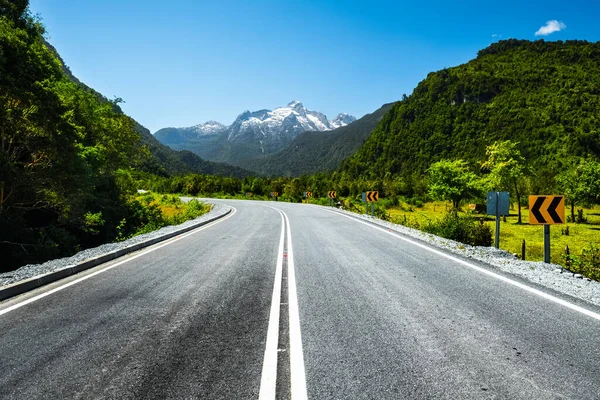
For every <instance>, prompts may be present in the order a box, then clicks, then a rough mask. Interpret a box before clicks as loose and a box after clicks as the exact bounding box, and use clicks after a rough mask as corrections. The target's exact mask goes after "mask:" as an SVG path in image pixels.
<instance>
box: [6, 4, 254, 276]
mask: <svg viewBox="0 0 600 400" xmlns="http://www.w3.org/2000/svg"><path fill="white" fill-rule="evenodd" d="M43 34H44V28H43V26H42V25H41V24H40V23H39V22H38V21H37V20H36V18H34V17H33V16H31V15H30V13H29V11H28V1H27V0H20V1H8V0H0V254H1V255H2V256H1V263H0V271H3V270H8V269H11V268H14V267H15V266H18V265H23V264H25V263H28V262H40V261H44V260H47V259H49V258H56V257H60V256H64V255H69V254H72V253H74V252H76V251H78V250H80V249H83V248H87V247H90V246H96V245H98V244H101V243H105V242H107V241H112V240H115V239H118V238H126V237H128V236H130V235H132V234H135V233H136V232H138V231H139V230H140V229H143V228H144V227H145V226H146V225H147V224H148V223H149V222H150V221H153V220H154V221H156V220H157V218H159V217H160V211H158V214H157V208H156V207H155V206H154V205H148V204H142V203H140V202H139V201H137V200H136V199H135V197H133V194H134V193H135V191H136V189H137V187H136V182H135V179H136V176H138V175H139V174H140V173H143V172H144V171H145V172H152V173H155V174H159V175H162V176H167V175H169V174H172V173H184V172H202V173H210V174H224V175H233V176H237V177H241V176H244V175H247V173H246V172H245V171H243V170H241V169H239V168H230V167H229V166H224V165H219V164H214V163H208V162H205V161H203V160H200V159H199V158H198V157H197V156H195V155H193V154H192V153H189V152H184V153H177V152H174V151H173V150H171V149H168V148H166V147H165V146H162V145H160V144H159V143H158V142H157V141H156V140H155V139H154V138H153V137H152V135H150V133H149V132H148V131H147V130H145V129H144V128H142V127H141V126H140V125H139V124H137V123H136V122H135V121H134V120H133V119H131V118H130V117H128V116H126V115H125V114H123V112H122V111H121V109H120V108H119V103H120V102H121V100H120V99H115V100H113V101H109V100H107V99H105V98H104V97H103V96H101V95H100V94H99V93H97V92H95V91H94V90H92V89H90V88H88V87H87V86H85V85H83V84H82V83H81V82H79V81H78V80H77V79H76V78H74V77H73V76H72V74H70V71H69V70H68V68H66V66H65V65H64V63H62V61H61V60H60V57H59V56H58V54H57V53H56V52H55V50H54V49H53V48H52V47H51V46H49V45H48V43H47V42H46V41H45V40H44V38H43Z"/></svg>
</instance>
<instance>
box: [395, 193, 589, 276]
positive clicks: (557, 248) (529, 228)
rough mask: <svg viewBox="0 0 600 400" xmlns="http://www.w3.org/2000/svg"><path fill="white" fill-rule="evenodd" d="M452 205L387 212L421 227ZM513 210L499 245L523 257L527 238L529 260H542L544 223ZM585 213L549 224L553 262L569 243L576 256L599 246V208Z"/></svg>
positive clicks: (403, 206)
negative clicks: (582, 219) (581, 219)
mask: <svg viewBox="0 0 600 400" xmlns="http://www.w3.org/2000/svg"><path fill="white" fill-rule="evenodd" d="M450 206H451V205H450V203H443V202H434V203H426V204H424V205H423V206H422V207H416V206H411V205H408V204H406V203H401V204H400V205H399V206H396V207H394V208H392V209H388V210H387V212H388V214H389V216H390V219H391V220H392V221H393V222H397V223H402V224H404V225H408V226H412V227H416V228H418V227H419V226H421V225H423V224H424V223H426V222H427V221H428V220H434V219H441V218H442V217H443V215H444V214H445V213H446V212H447V211H448V210H449V208H450ZM465 209H466V208H465ZM565 211H567V210H565ZM510 212H511V214H510V216H508V217H507V218H506V222H504V221H503V220H502V221H501V223H500V248H501V249H504V250H507V251H510V252H511V253H514V254H518V256H519V257H521V246H522V243H523V240H525V243H526V259H527V260H532V261H543V259H544V228H543V225H529V210H526V209H524V208H522V209H521V214H522V220H523V223H522V224H518V223H517V221H518V217H517V209H516V204H514V205H513V208H512V209H511V211H510ZM584 216H585V217H586V218H587V219H588V223H585V224H575V223H566V224H564V225H552V226H551V227H550V256H551V261H552V262H553V263H556V264H561V265H565V257H564V253H565V248H566V246H569V250H570V252H571V254H572V255H575V256H579V255H580V254H581V251H582V249H584V248H586V247H590V245H591V244H595V245H596V246H600V209H599V208H597V207H595V208H592V209H584ZM481 217H484V218H485V221H486V223H487V224H489V225H490V226H491V227H492V232H495V219H494V218H493V217H491V216H483V215H481ZM567 230H568V232H567Z"/></svg>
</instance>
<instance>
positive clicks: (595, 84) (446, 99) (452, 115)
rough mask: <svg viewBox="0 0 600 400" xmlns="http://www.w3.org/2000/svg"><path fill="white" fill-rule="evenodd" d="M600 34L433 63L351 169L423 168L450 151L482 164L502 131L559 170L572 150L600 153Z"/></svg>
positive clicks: (369, 175) (512, 44) (536, 162)
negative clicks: (596, 38) (442, 65)
mask: <svg viewBox="0 0 600 400" xmlns="http://www.w3.org/2000/svg"><path fill="white" fill-rule="evenodd" d="M599 110H600V42H599V43H588V42H585V41H567V42H560V41H559V42H545V41H543V40H539V41H535V42H530V41H526V40H514V39H511V40H505V41H501V42H498V43H494V44H492V45H491V46H489V47H488V48H486V49H484V50H481V51H480V52H479V53H478V55H477V58H475V59H473V60H471V61H469V62H468V63H466V64H463V65H460V66H457V67H454V68H448V69H444V70H441V71H438V72H434V73H430V74H429V75H428V76H427V78H426V79H425V80H423V81H422V82H420V83H419V84H418V86H417V87H416V88H415V90H414V92H413V93H412V95H411V96H409V97H404V99H403V100H402V101H400V102H398V103H396V104H395V105H394V106H393V107H392V108H391V109H390V111H389V112H388V113H387V114H386V115H385V116H384V117H383V119H382V120H381V122H380V123H379V125H378V126H377V128H376V129H375V131H374V132H373V134H372V135H371V136H370V137H369V139H368V140H367V141H366V142H365V144H364V145H363V146H362V147H361V148H360V149H359V150H358V151H357V152H356V153H355V154H354V155H353V156H352V157H350V158H349V159H347V160H346V161H345V162H344V163H343V164H342V166H341V167H340V170H339V172H340V173H341V174H342V175H343V176H345V177H346V178H347V179H353V178H359V177H360V178H364V179H382V178H383V177H384V176H386V174H387V176H388V177H389V176H390V175H392V176H394V175H401V174H406V173H411V174H420V173H423V172H424V171H425V170H426V169H427V168H428V167H429V166H430V165H431V164H432V163H433V162H435V161H438V160H440V159H442V158H454V159H456V158H462V159H465V160H466V161H468V162H470V163H471V164H472V165H473V166H476V165H478V164H479V162H480V161H481V160H482V159H483V158H484V157H485V148H486V146H488V145H490V144H492V143H493V142H494V141H497V140H512V141H515V142H519V143H520V150H521V153H522V154H523V156H524V157H525V159H526V160H527V163H528V164H529V167H531V168H532V170H533V171H536V172H538V176H540V177H545V178H546V177H548V176H553V175H555V174H556V173H557V171H559V170H560V168H562V164H563V162H564V160H565V159H567V158H568V157H572V156H592V157H598V156H600V136H599V127H600V113H599Z"/></svg>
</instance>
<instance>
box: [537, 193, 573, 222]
mask: <svg viewBox="0 0 600 400" xmlns="http://www.w3.org/2000/svg"><path fill="white" fill-rule="evenodd" d="M529 223H530V224H531V225H542V224H543V225H553V224H564V223H565V196H554V195H551V196H529Z"/></svg>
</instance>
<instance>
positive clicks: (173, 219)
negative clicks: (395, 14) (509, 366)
mask: <svg viewBox="0 0 600 400" xmlns="http://www.w3.org/2000/svg"><path fill="white" fill-rule="evenodd" d="M599 60H600V43H588V42H582V41H570V42H565V43H563V42H552V43H548V42H544V41H536V42H529V41H518V40H507V41H501V42H499V43H494V44H492V45H491V46H489V47H488V48H486V49H484V50H482V51H480V52H479V54H478V57H477V58H476V59H474V60H472V61H470V62H469V63H467V64H464V65H461V66H458V67H455V68H449V69H444V70H442V71H438V72H433V73H431V74H429V75H428V77H427V78H426V79H425V80H423V81H422V82H421V83H419V85H418V86H417V88H416V89H415V91H414V92H413V94H412V95H410V96H403V97H402V99H401V100H400V101H398V102H397V103H395V104H394V105H393V106H392V107H391V108H390V109H389V111H388V112H386V113H385V114H384V115H383V116H382V117H381V120H380V122H379V124H378V125H377V128H376V129H375V130H374V131H373V133H372V134H371V135H370V136H369V138H368V139H367V140H366V141H365V143H364V144H363V145H362V146H361V147H360V149H359V150H358V151H357V152H356V153H355V154H354V155H352V156H351V157H349V158H347V159H346V160H345V161H344V162H343V163H342V165H341V166H340V167H339V168H338V169H337V170H336V171H330V172H319V173H312V174H310V175H302V176H298V177H255V176H254V177H253V176H248V175H247V171H243V170H240V169H239V168H238V169H235V168H234V169H231V168H229V167H227V166H223V165H217V164H214V165H213V164H210V163H209V164H210V165H209V164H207V165H205V166H204V167H203V166H202V165H201V164H203V163H206V162H204V161H202V160H200V159H198V158H197V157H195V156H193V154H191V153H189V152H183V153H174V152H170V151H164V150H165V149H162V150H161V148H160V146H159V147H157V146H154V147H153V146H152V145H151V144H152V143H151V142H152V140H154V138H152V137H151V136H148V135H145V136H144V135H142V137H140V132H141V131H142V129H140V126H139V124H137V123H136V122H135V121H134V120H132V119H131V118H129V117H128V116H126V115H124V114H123V112H122V110H121V109H120V107H119V104H120V103H121V102H122V99H120V98H115V99H113V100H108V99H106V98H104V97H103V96H102V95H100V94H99V93H97V92H95V91H94V90H92V89H90V88H88V87H87V86H85V85H84V84H82V83H81V82H79V81H77V80H76V79H75V78H74V77H72V75H71V74H70V72H69V70H68V68H67V67H66V65H64V63H63V62H62V61H61V60H60V58H59V56H58V54H57V53H56V52H55V51H54V50H53V49H51V48H50V47H49V45H48V43H47V42H46V41H45V39H44V27H43V25H42V24H41V23H40V21H38V19H37V17H34V16H32V15H31V14H30V12H29V11H28V1H27V0H19V1H12V0H0V254H1V257H0V272H4V271H9V270H11V269H14V268H18V267H19V266H21V265H25V264H27V263H39V262H43V261H45V260H48V259H52V258H58V257H64V256H69V255H72V254H74V253H75V252H77V251H79V250H83V249H85V248H90V247H95V246H98V245H100V244H103V243H107V242H111V241H115V240H124V239H126V238H128V237H131V236H133V235H137V234H140V233H145V232H149V231H151V230H154V229H157V228H160V227H162V226H165V225H168V224H175V223H179V222H182V221H184V220H186V219H189V218H194V217H195V216H198V215H201V214H202V213H204V212H206V211H208V208H207V207H208V206H206V205H203V204H202V203H199V202H196V201H192V202H190V203H189V204H183V203H182V202H181V201H180V200H179V198H178V196H179V195H186V196H192V197H222V198H238V199H255V200H274V199H275V198H274V197H273V193H277V200H278V201H286V202H298V203H299V202H301V201H309V202H312V203H316V204H323V205H326V204H329V200H328V199H327V198H326V196H327V192H328V191H336V192H337V199H336V202H337V201H340V202H342V203H343V206H344V208H346V209H348V210H351V211H355V212H359V213H362V212H364V204H362V203H361V200H360V199H361V193H362V192H363V191H368V190H375V191H378V192H379V195H380V200H379V202H378V203H377V209H376V215H377V216H378V217H379V218H382V219H390V220H392V221H394V222H398V223H401V224H404V225H407V226H412V227H415V228H418V229H421V230H423V231H426V232H431V233H435V234H437V235H440V236H444V237H448V238H451V239H455V240H459V241H461V242H464V243H469V244H475V245H484V246H487V245H490V244H491V243H492V241H493V233H492V231H493V230H492V229H491V227H490V225H491V221H490V219H489V218H487V217H485V216H482V215H474V214H471V213H469V212H465V211H464V210H466V208H465V207H466V205H467V204H469V203H476V204H485V198H486V192H488V191H508V192H510V196H511V202H512V204H513V210H512V211H511V215H510V216H509V217H508V218H507V221H506V222H503V224H502V237H501V240H500V243H501V247H502V248H504V249H506V250H508V251H510V252H511V253H516V254H520V252H521V251H520V249H521V244H522V241H523V240H525V241H526V244H527V246H526V248H527V259H530V260H537V259H541V257H542V244H541V243H542V234H541V227H538V226H535V227H534V226H529V225H528V223H527V222H528V211H527V196H528V195H530V194H558V195H561V194H562V195H564V196H565V199H566V203H567V207H568V216H569V221H568V224H566V225H557V226H554V227H552V230H551V232H552V261H553V262H556V263H558V264H561V265H564V266H565V267H567V268H569V269H570V270H572V271H574V272H579V273H582V274H584V275H585V276H588V277H592V278H594V279H600V273H599V268H600V261H599V259H600V254H599V250H598V248H599V247H600V245H599V244H600V235H599V233H598V232H600V211H598V210H597V208H596V206H595V205H597V204H600V139H599V138H600V136H599V134H598V126H600V123H599V121H598V110H599V109H600V68H599V66H600V62H599ZM144 138H145V139H144ZM149 138H150V139H152V140H149ZM318 147H319V146H316V147H315V148H318ZM185 160H187V161H189V162H184V161H185ZM285 161H286V160H283V161H281V162H285ZM287 161H289V160H287ZM313 161H314V160H313ZM188 164H194V165H195V166H196V167H195V169H192V170H193V171H197V170H199V169H200V170H207V171H208V172H209V173H210V174H211V175H208V174H193V173H187V174H186V173H185V172H186V171H189V169H187V167H186V165H188ZM301 164H302V163H300V162H298V164H295V165H294V166H295V167H299V166H301ZM313 164H314V163H313ZM169 171H171V172H169ZM298 171H299V170H298ZM219 173H221V174H230V175H232V176H233V177H231V176H229V177H228V176H217V175H212V174H219ZM174 174H178V175H174ZM138 189H145V190H148V191H151V192H152V193H143V194H139V193H138ZM305 192H312V194H313V198H312V199H305V198H304V193H305ZM567 245H568V246H569V250H570V253H569V254H568V255H567V254H566V252H565V250H566V246H567Z"/></svg>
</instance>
